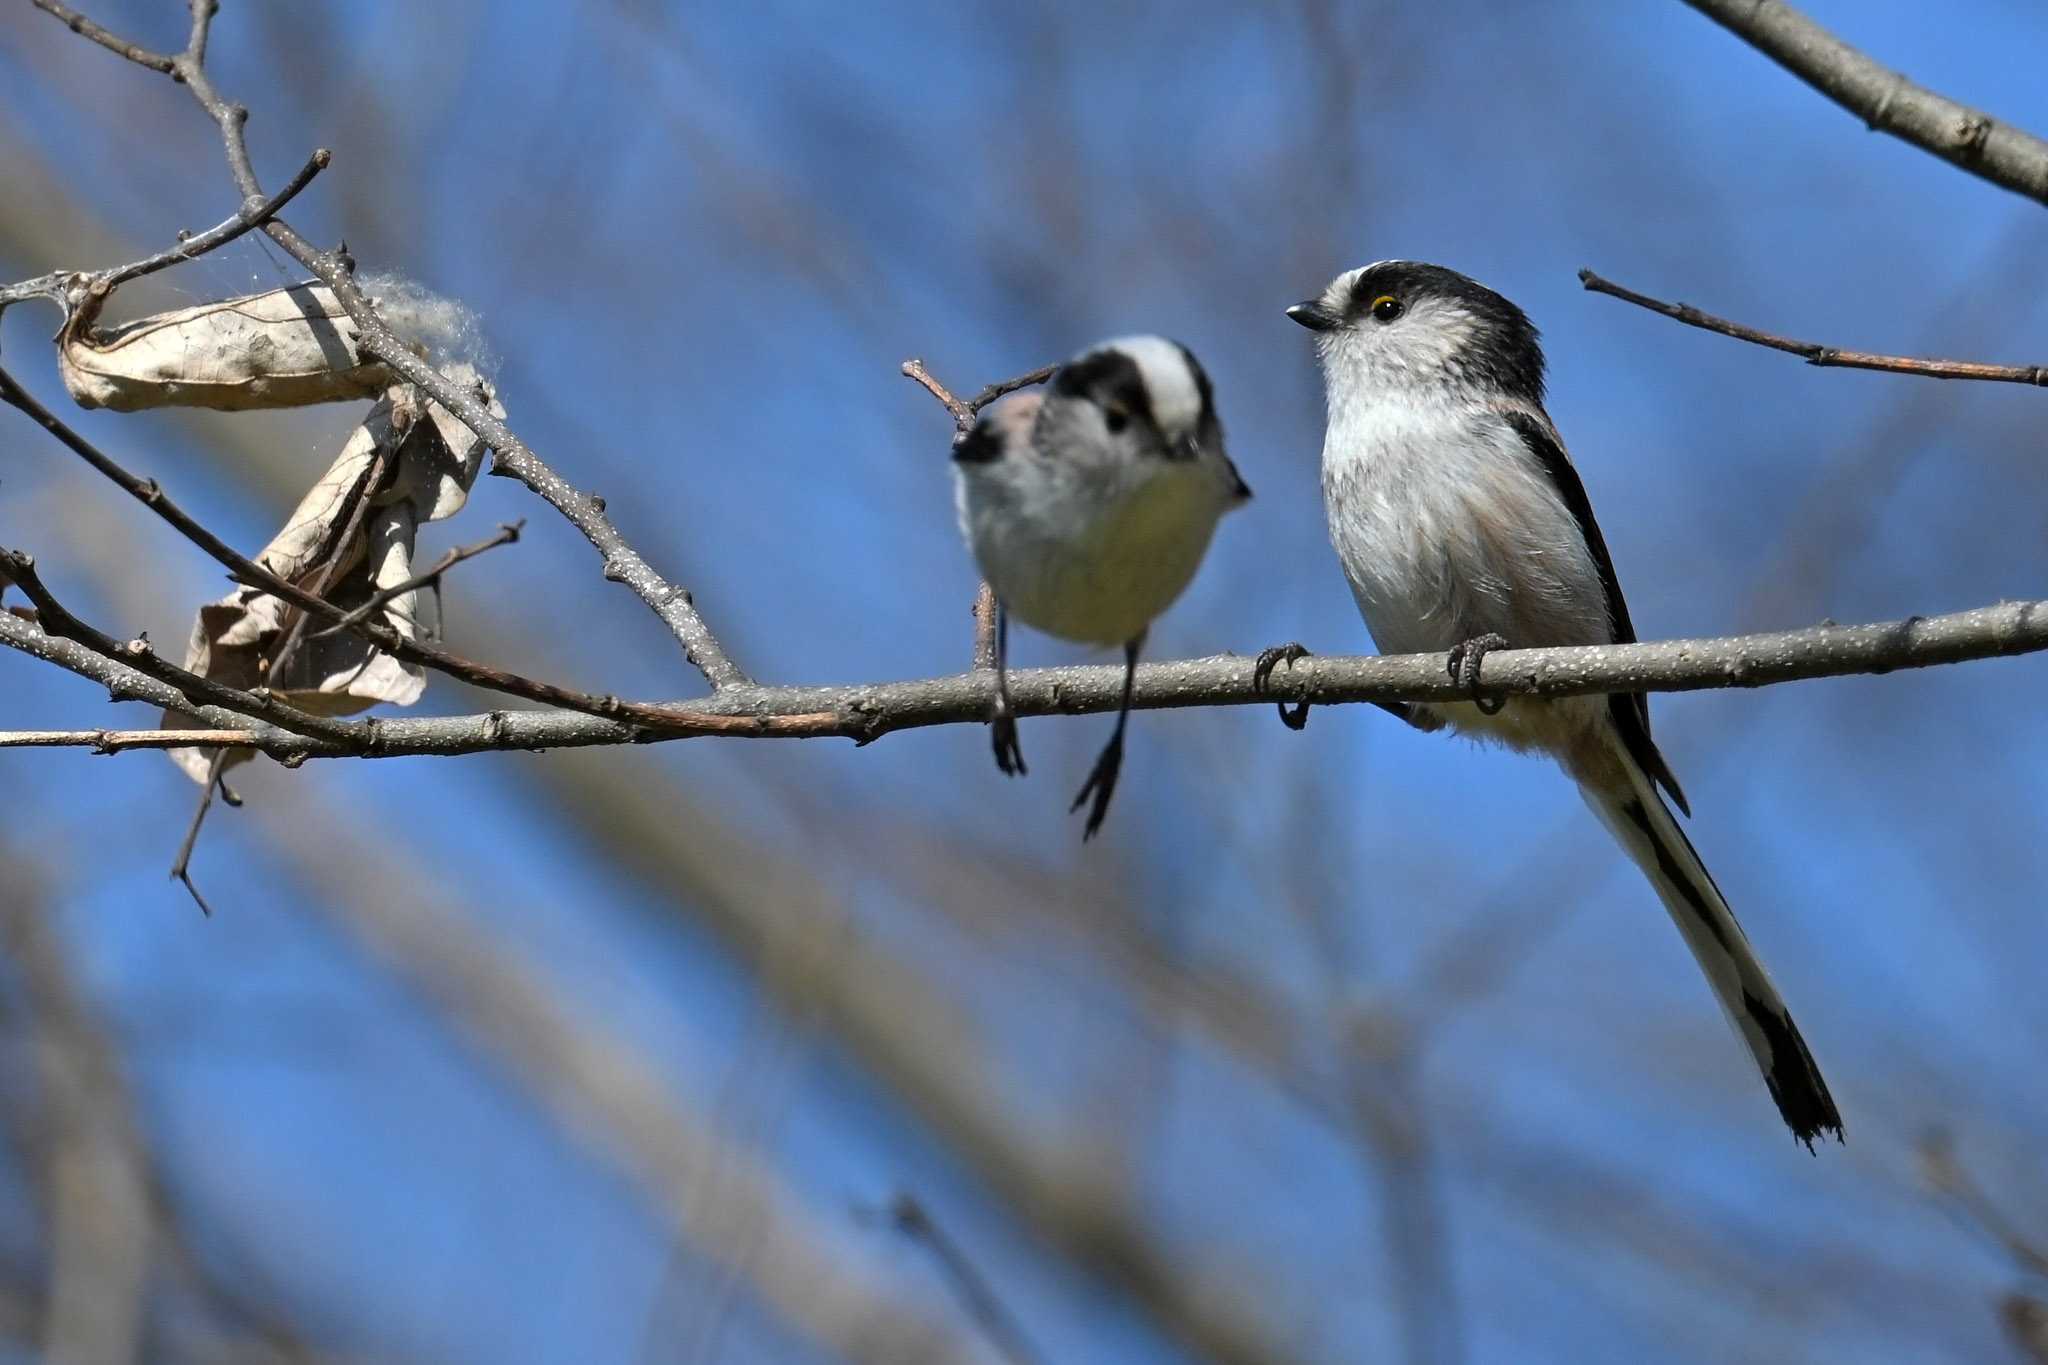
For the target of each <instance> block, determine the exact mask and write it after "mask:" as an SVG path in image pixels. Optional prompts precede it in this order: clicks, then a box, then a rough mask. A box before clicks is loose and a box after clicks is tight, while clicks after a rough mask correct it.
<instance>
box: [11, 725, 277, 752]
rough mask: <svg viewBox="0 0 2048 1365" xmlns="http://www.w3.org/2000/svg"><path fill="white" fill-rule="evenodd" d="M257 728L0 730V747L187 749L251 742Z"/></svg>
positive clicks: (255, 738)
mask: <svg viewBox="0 0 2048 1365" xmlns="http://www.w3.org/2000/svg"><path fill="white" fill-rule="evenodd" d="M263 737H264V732H263V731H261V730H0V749H56V748H65V749H91V750H92V751H93V752H94V753H100V754H112V753H118V752H120V751H121V750H123V749H191V748H197V747H199V746H200V745H207V744H218V743H220V742H221V741H223V740H226V741H227V742H229V743H233V744H239V745H245V746H251V747H253V746H255V745H257V744H260V743H261V742H262V740H263Z"/></svg>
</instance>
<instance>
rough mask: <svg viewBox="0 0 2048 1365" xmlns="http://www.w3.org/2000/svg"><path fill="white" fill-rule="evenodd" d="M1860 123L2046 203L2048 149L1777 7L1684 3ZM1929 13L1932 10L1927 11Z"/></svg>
mask: <svg viewBox="0 0 2048 1365" xmlns="http://www.w3.org/2000/svg"><path fill="white" fill-rule="evenodd" d="M1685 3H1686V4H1688V5H1691V6H1692V7H1693V8H1694V9H1696V10H1698V11H1699V12H1700V13H1701V14H1704V15H1706V16H1707V17H1708V18H1709V19H1712V20H1713V21H1714V22H1715V23H1717V24H1719V25H1720V26H1721V27H1723V28H1725V29H1727V30H1728V31H1729V32H1730V33H1733V34H1734V35H1735V36H1736V37H1738V38H1740V39H1742V40H1743V41H1744V42H1746V43H1748V44H1749V45H1750V46H1751V47H1753V48H1755V49H1756V50H1757V51H1759V52H1761V53H1763V54H1764V55H1765V56H1766V57H1769V58H1770V59H1771V60H1772V61H1774V62H1776V63H1777V64H1778V65H1780V66H1782V67H1784V68H1785V69H1786V70H1787V71H1790V72H1791V73H1792V74H1793V75H1795V76H1797V77H1798V78H1799V79H1800V80H1802V81H1805V82H1806V83H1807V84H1808V85H1810V86H1812V87H1813V88H1814V89H1816V90H1818V91H1820V92H1821V93H1822V94H1823V95H1826V96H1827V97H1828V98H1829V99H1831V100H1833V101H1834V102H1835V103H1836V104H1839V105H1841V106H1842V107H1843V108H1844V109H1847V110H1848V111H1849V112H1850V113H1852V114H1854V115H1856V117H1858V118H1860V119H1862V120H1863V122H1864V124H1865V125H1866V126H1867V127H1869V128H1870V129H1871V130H1872V131H1873V132H1880V133H1890V134H1891V135H1892V136H1893V137H1895V138H1898V139H1900V140H1901V141H1903V142H1910V143H1912V144H1913V145H1914V146H1915V147H1918V148H1920V149H1921V150H1922V151H1925V152H1932V153H1933V154H1934V155H1935V156H1938V157H1940V158H1941V159H1942V160H1943V161H1946V162H1948V163H1949V164H1950V165H1952V166H1958V167H1960V168H1962V169H1963V170H1965V171H1968V172H1969V173H1970V174H1971V175H1974V176H1976V177H1978V178H1979V179H1981V180H1988V181H1990V182H1991V183H1992V184H1994V185H1997V186H2000V187H2001V188H2004V189H2008V190H2011V191H2012V192H2013V193H2014V194H2022V195H2025V196H2026V197H2027V198H2029V199H2032V200H2035V201H2036V202H2038V203H2042V204H2048V142H2044V141H2042V140H2041V139H2040V138H2038V137H2035V136H2034V135H2033V134H2032V133H2028V132H2025V131H2023V130H2021V129H2018V128H2015V127H2013V126H2012V125H2010V124H2007V123H2001V122H1999V121H1998V120H1997V119H1994V118H1992V117H1991V115H1989V114H1986V113H1982V112H1980V111H1978V110H1976V109H1972V108H1970V107H1968V106H1967V105H1963V104H1958V103H1956V102H1955V101H1954V100H1952V99H1950V98H1948V97H1947V96H1946V95H1940V94H1936V93H1935V92H1934V91H1932V90H1929V89H1927V88H1926V87H1925V86H1920V85H1915V84H1914V83H1913V82H1912V81H1909V80H1907V79H1906V78H1905V77H1904V76H1903V75H1901V74H1899V73H1898V72H1896V71H1893V70H1891V69H1890V68H1888V67H1884V66H1880V65H1879V64H1878V63H1876V62H1874V61H1872V60H1871V59H1870V58H1868V57H1866V56H1864V55H1863V54H1862V53H1861V52H1858V51H1857V50H1856V49H1855V48H1853V47H1850V46H1849V45H1848V44H1847V43H1845V42H1843V41H1842V40H1841V39H1840V38H1837V37H1836V36H1835V35H1834V34H1832V33H1830V32H1828V31H1827V30H1826V29H1824V28H1822V27H1821V26H1820V25H1819V24H1816V23H1814V22H1813V20H1811V19H1809V18H1807V17H1806V16H1805V15H1803V14H1801V13H1800V12H1799V11H1798V10H1796V9H1793V8H1792V7H1791V6H1790V5H1787V4H1783V3H1781V0H1685ZM1929 13H1930V14H1931V13H1933V11H1929Z"/></svg>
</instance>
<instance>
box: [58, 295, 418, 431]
mask: <svg viewBox="0 0 2048 1365" xmlns="http://www.w3.org/2000/svg"><path fill="white" fill-rule="evenodd" d="M103 302H104V299H101V298H94V299H91V300H88V301H87V303H85V304H84V305H82V306H81V307H79V308H78V309H77V310H76V311H75V312H73V313H72V315H71V317H70V318H69V319H67V320H66V321H65V324H64V329H63V330H62V331H61V332H59V333H58V334H57V368H58V372H59V373H60V374H61V375H62V376H63V378H64V387H65V388H66V389H68V390H69V391H70V393H71V396H72V398H74V399H76V400H77V401H78V404H79V406H81V407H87V408H111V409H113V410H114V411H116V412H135V411H139V410H141V409H144V408H162V407H188V408H216V409H220V410H222V411H229V412H235V411H246V410H249V409H253V408H291V407H302V406H304V405H306V404H309V403H329V402H334V401H336V400H337V399H344V398H375V397H376V396H377V395H379V394H381V393H382V392H384V390H385V389H387V388H389V387H390V385H391V383H392V380H393V375H392V373H391V371H390V370H389V369H388V368H386V367H385V365H384V364H383V363H382V362H381V361H377V360H373V359H370V358H369V357H368V356H366V355H364V354H363V353H362V351H361V349H360V347H359V345H358V333H357V329H356V324H355V322H354V320H353V319H351V318H350V317H349V316H348V314H347V312H345V311H344V310H343V309H342V306H341V304H340V302H339V301H338V300H337V299H336V298H335V297H334V293H333V291H332V290H330V289H328V288H327V287H326V286H325V285H318V284H298V285H293V286H291V287H290V288H287V289H273V290H271V291H270V292H269V293H266V294H250V295H246V296H244V297H242V298H234V299H222V300H221V301H219V302H217V303H203V304H200V305H199V306H198V307H196V308H181V309H178V310H177V311H176V312H171V313H157V314H155V315H153V316H151V317H146V318H142V319H139V320H137V321H135V322H130V323H126V324H124V325H122V326H120V327H116V328H114V329H112V330H110V331H101V330H100V329H99V328H97V327H95V326H94V322H95V319H96V318H97V317H98V315H99V310H100V306H101V304H102V303H103Z"/></svg>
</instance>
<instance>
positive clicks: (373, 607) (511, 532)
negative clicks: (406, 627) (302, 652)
mask: <svg viewBox="0 0 2048 1365" xmlns="http://www.w3.org/2000/svg"><path fill="white" fill-rule="evenodd" d="M525 526H526V518H524V517H521V518H520V519H519V520H518V521H508V522H503V523H501V524H500V525H499V527H498V533H497V534H496V535H494V536H492V537H491V538H490V539H488V540H480V541H478V542H477V543H476V544H474V545H459V546H457V547H456V548H454V549H452V550H450V551H448V552H447V553H446V554H444V555H442V556H441V558H440V559H438V560H436V561H435V563H434V565H433V567H432V568H430V569H428V570H427V571H426V572H425V573H420V574H414V575H413V576H412V577H411V578H408V579H406V580H405V581H404V582H403V583H393V584H392V585H391V586H390V587H388V588H379V589H378V590H377V592H376V593H375V594H374V595H372V596H371V598H370V600H369V601H367V602H365V603H363V605H361V606H360V607H357V608H356V609H355V610H354V611H351V612H349V613H348V614H347V615H346V616H344V617H342V618H341V619H340V620H339V621H336V622H335V623H334V624H333V625H331V626H328V627H327V628H326V629H324V630H318V631H315V632H313V634H312V636H311V637H310V638H312V639H315V640H318V639H321V638H322V637H324V636H328V635H332V634H334V633H335V632H336V631H342V630H351V629H353V628H354V627H356V626H359V625H361V624H362V623H363V622H365V621H367V620H369V619H370V617H372V616H373V615H375V614H376V613H377V612H378V611H380V610H381V609H383V608H384V607H386V606H388V605H390V604H391V603H392V602H394V601H396V600H398V599H399V598H401V597H403V596H405V595H406V594H407V593H409V592H418V591H419V590H420V589H421V588H438V587H439V586H440V585H441V575H443V574H445V573H447V572H448V571H449V570H450V569H452V568H454V567H455V566H456V565H457V564H460V563H462V561H463V560H465V559H475V558H476V557H477V556H478V555H480V554H482V553H483V552H484V551H486V550H494V549H496V548H497V547H498V546H500V545H510V544H512V543H513V542H514V541H516V540H518V539H519V532H520V531H521V530H523V529H524V528H525Z"/></svg>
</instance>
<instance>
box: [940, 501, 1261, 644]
mask: <svg viewBox="0 0 2048 1365" xmlns="http://www.w3.org/2000/svg"><path fill="white" fill-rule="evenodd" d="M1213 485H1214V480H1213V479H1212V478H1210V477H1209V476H1208V475H1207V473H1206V472H1205V471H1203V470H1200V469H1196V468H1193V467H1189V466H1170V467H1167V468H1164V469H1161V470H1159V471H1158V472H1156V473H1155V474H1154V475H1153V476H1152V477H1151V478H1149V479H1146V480H1145V481H1144V482H1142V483H1140V484H1138V485H1137V486H1136V487H1134V488H1131V489H1128V490H1125V491H1123V492H1122V493H1121V494H1120V495H1119V496H1117V497H1115V498H1113V499H1112V500H1111V501H1110V503H1109V504H1108V506H1107V507H1106V508H1104V509H1103V510H1102V511H1101V513H1100V514H1099V515H1097V516H1096V517H1094V518H1093V520H1092V524H1090V526H1089V528H1088V529H1087V530H1086V531H1085V532H1084V533H1083V534H1081V535H1079V536H1073V537H1070V538H1062V537H1060V536H1058V535H1055V534H1053V532H1054V530H1055V529H1056V528H1055V527H1054V526H1053V525H1050V524H1041V523H1040V522H1039V521H1038V520H1037V519H1036V518H1033V517H1029V516H1023V517H1004V518H994V517H992V518H990V519H989V520H988V522H987V523H986V524H985V525H983V526H981V527H978V528H976V529H977V530H978V531H979V534H978V535H976V536H975V544H976V557H977V559H978V560H979V562H980V565H981V570H982V573H983V574H984V575H986V576H987V578H988V580H989V582H990V583H991V584H992V585H993V586H994V588H995V590H996V595H997V596H998V597H1000V598H1001V599H1002V600H1003V603H1004V605H1005V606H1006V607H1008V608H1009V610H1010V611H1011V612H1012V613H1013V614H1014V615H1015V616H1016V617H1017V619H1018V620H1020V621H1023V622H1024V623H1025V624H1027V625H1030V626H1032V627H1034V628H1036V629H1038V630H1042V631H1045V632H1046V633H1047V634H1049V635H1057V636H1060V637H1061V638H1063V639H1068V640H1075V641H1079V642H1081V643H1084V644H1096V645H1113V644H1122V643H1124V642H1125V641H1127V640H1131V639H1135V638H1136V637H1137V636H1138V635H1139V633H1140V632H1142V631H1143V630H1144V629H1145V627H1146V625H1147V624H1148V623H1149V622H1150V621H1151V620H1152V619H1153V618H1154V617H1156V616H1157V615H1159V613H1160V612H1162V611H1164V610H1166V608H1167V607H1168V606H1169V605H1171V604H1172V602H1173V600H1174V599H1175V598H1176V597H1178V596H1180V594H1181V590H1182V589H1183V588H1185V587H1187V585H1188V581H1189V580H1190V579H1191V578H1193V577H1194V574H1195V570H1196V568H1198V567H1199V566H1200V564H1201V562H1202V555H1203V553H1204V552H1205V551H1206V550H1207V549H1208V547H1209V540H1210V537H1211V536H1212V535H1213V534H1214V533H1215V530H1216V522H1217V519H1218V518H1219V517H1220V516H1221V515H1222V512H1223V510H1224V509H1223V505H1222V504H1221V502H1220V501H1219V499H1218V497H1217V495H1216V491H1215V488H1214V486H1213ZM1059 529H1066V528H1059Z"/></svg>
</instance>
